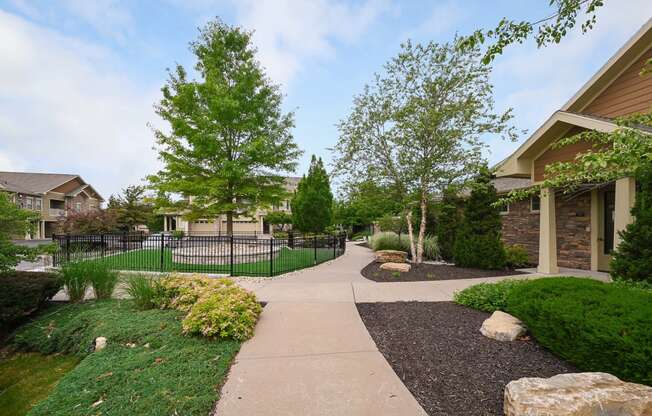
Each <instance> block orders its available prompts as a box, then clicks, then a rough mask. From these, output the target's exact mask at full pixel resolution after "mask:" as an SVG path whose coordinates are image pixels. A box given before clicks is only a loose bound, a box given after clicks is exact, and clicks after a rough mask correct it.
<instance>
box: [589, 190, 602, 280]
mask: <svg viewBox="0 0 652 416" xmlns="http://www.w3.org/2000/svg"><path fill="white" fill-rule="evenodd" d="M599 231H600V201H599V194H598V190H597V189H593V190H591V270H593V271H598V268H599V267H600V266H599V263H598V262H599V256H600V243H599V238H600V233H599Z"/></svg>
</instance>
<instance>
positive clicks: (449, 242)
mask: <svg viewBox="0 0 652 416" xmlns="http://www.w3.org/2000/svg"><path fill="white" fill-rule="evenodd" d="M463 204H464V202H463V201H462V199H461V198H460V197H459V196H458V189H457V187H448V188H446V189H445V190H444V193H443V198H442V200H441V202H440V204H439V207H438V210H439V215H438V222H439V226H438V227H437V229H436V235H437V241H438V242H439V250H440V253H441V257H442V259H444V260H446V261H449V262H450V261H453V258H454V254H453V248H454V247H455V237H456V236H457V230H458V228H459V227H460V224H461V222H462V207H463Z"/></svg>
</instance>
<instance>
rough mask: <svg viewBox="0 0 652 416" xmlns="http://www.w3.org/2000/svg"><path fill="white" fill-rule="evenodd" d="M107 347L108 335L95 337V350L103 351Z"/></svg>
mask: <svg viewBox="0 0 652 416" xmlns="http://www.w3.org/2000/svg"><path fill="white" fill-rule="evenodd" d="M105 347H106V337H97V338H95V352H97V351H102V350H103V349H104V348H105Z"/></svg>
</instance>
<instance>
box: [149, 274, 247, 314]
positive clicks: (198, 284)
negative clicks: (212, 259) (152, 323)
mask: <svg viewBox="0 0 652 416" xmlns="http://www.w3.org/2000/svg"><path fill="white" fill-rule="evenodd" d="M233 285H234V283H233V280H231V279H226V278H220V279H213V278H210V277H205V276H202V275H193V276H190V277H184V276H180V275H169V276H166V277H163V278H161V279H160V280H158V287H159V291H158V294H157V299H156V306H158V307H160V308H167V309H178V310H180V311H183V312H188V311H190V308H192V306H193V305H194V304H195V303H196V302H197V301H198V300H199V299H200V298H202V297H206V296H208V295H209V294H211V293H213V292H215V291H217V290H219V289H221V288H223V287H228V286H233Z"/></svg>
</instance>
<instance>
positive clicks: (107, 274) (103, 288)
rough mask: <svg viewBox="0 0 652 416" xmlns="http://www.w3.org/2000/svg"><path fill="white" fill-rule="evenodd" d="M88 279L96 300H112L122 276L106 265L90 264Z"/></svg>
mask: <svg viewBox="0 0 652 416" xmlns="http://www.w3.org/2000/svg"><path fill="white" fill-rule="evenodd" d="M89 263H91V264H90V265H89V275H88V279H89V281H90V284H91V285H92V286H93V292H94V293H95V298H96V299H110V298H111V295H113V290H114V289H115V286H116V285H117V284H118V280H119V278H120V275H119V273H118V272H116V271H114V270H111V268H110V267H109V266H108V265H107V264H106V263H100V262H89Z"/></svg>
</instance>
